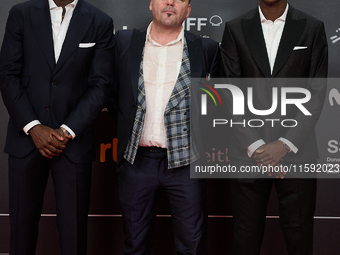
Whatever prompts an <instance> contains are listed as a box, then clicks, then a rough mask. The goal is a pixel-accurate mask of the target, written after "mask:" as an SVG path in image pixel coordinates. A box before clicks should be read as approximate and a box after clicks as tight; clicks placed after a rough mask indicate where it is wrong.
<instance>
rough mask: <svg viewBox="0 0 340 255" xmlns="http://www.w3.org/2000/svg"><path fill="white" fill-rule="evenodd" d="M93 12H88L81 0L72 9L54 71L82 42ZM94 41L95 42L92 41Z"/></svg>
mask: <svg viewBox="0 0 340 255" xmlns="http://www.w3.org/2000/svg"><path fill="white" fill-rule="evenodd" d="M92 19H93V14H91V13H89V11H88V9H87V8H86V6H85V5H84V4H83V2H82V1H79V2H78V4H77V6H76V8H75V9H74V12H73V15H72V19H71V22H70V25H69V27H68V30H67V34H66V38H65V41H64V44H63V47H62V50H61V53H60V57H59V59H58V62H57V65H56V68H55V70H54V73H56V72H58V71H59V70H60V68H61V67H62V66H63V65H64V64H65V62H67V60H68V59H69V58H70V56H71V55H72V54H73V52H74V51H75V50H76V49H77V48H78V47H79V43H80V42H82V39H83V38H84V36H85V34H86V32H87V30H88V28H89V26H90V24H91V22H92ZM94 43H95V42H94Z"/></svg>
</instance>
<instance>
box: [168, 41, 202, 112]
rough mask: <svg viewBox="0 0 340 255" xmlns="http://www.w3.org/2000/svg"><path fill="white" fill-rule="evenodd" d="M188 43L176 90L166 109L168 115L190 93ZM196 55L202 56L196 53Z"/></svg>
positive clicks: (190, 75)
mask: <svg viewBox="0 0 340 255" xmlns="http://www.w3.org/2000/svg"><path fill="white" fill-rule="evenodd" d="M186 41H187V40H186ZM186 41H185V42H184V47H183V54H182V64H181V69H180V72H179V74H178V78H177V80H176V84H175V86H174V89H173V90H172V93H171V95H170V98H169V102H168V104H167V106H166V108H165V112H164V114H168V113H169V112H170V111H171V110H172V109H173V108H175V107H176V106H177V105H178V104H179V103H180V102H181V101H182V100H183V98H184V97H185V95H186V94H189V93H190V84H191V77H192V71H191V70H192V68H191V62H190V57H189V49H188V43H187V42H186ZM196 49H198V48H196ZM200 52H201V51H200ZM194 55H200V54H197V53H196V54H194ZM194 58H195V57H194ZM196 72H197V68H196Z"/></svg>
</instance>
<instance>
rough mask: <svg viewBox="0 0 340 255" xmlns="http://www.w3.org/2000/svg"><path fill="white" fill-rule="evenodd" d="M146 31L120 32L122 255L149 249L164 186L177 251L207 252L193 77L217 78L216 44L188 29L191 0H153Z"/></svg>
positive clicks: (116, 108) (115, 109)
mask: <svg viewBox="0 0 340 255" xmlns="http://www.w3.org/2000/svg"><path fill="white" fill-rule="evenodd" d="M149 9H150V10H151V12H152V15H153V22H152V23H151V24H150V25H149V27H148V28H147V29H140V30H139V29H138V30H137V29H135V30H129V31H118V32H117V34H116V37H115V53H116V59H115V61H116V78H117V80H116V82H115V84H114V89H113V94H114V97H113V98H112V104H111V109H110V111H111V112H112V114H113V115H114V118H115V119H117V120H118V162H117V164H118V165H117V171H118V173H119V198H120V201H121V205H122V211H123V222H124V230H125V235H126V241H125V245H126V246H125V254H135V255H136V254H150V252H151V245H152V235H153V231H152V230H153V227H152V226H153V222H154V218H155V207H156V203H157V199H158V195H159V191H160V190H163V191H164V193H165V194H166V196H167V198H168V199H169V203H170V210H171V216H172V222H173V227H174V232H175V245H176V250H177V254H206V253H207V250H206V244H205V238H206V232H205V231H206V225H205V223H206V208H205V203H206V194H205V181H204V180H198V179H190V167H189V164H190V162H193V161H195V160H197V158H198V157H199V156H198V153H197V150H196V149H197V148H195V146H194V145H193V144H191V139H190V136H191V132H190V87H191V78H193V77H206V76H212V77H213V76H215V75H216V72H217V70H218V62H219V46H218V43H217V42H215V41H213V40H211V39H205V38H201V37H199V36H197V35H193V34H191V33H189V32H185V31H184V28H183V26H182V23H183V21H184V20H185V19H186V18H187V17H188V16H189V13H190V10H191V5H190V0H166V1H164V0H151V2H150V6H149Z"/></svg>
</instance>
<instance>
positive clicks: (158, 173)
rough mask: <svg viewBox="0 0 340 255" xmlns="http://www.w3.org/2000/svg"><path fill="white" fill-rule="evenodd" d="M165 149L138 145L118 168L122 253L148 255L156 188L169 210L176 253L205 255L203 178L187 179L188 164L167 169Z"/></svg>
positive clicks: (154, 212)
mask: <svg viewBox="0 0 340 255" xmlns="http://www.w3.org/2000/svg"><path fill="white" fill-rule="evenodd" d="M167 164H168V160H167V154H166V150H165V149H161V148H155V147H150V148H149V147H147V148H144V147H140V148H139V149H138V152H137V156H136V159H135V162H134V164H133V165H131V164H130V163H128V162H127V161H125V160H123V162H122V163H121V165H120V166H119V167H118V173H119V199H120V202H121V205H122V212H123V222H124V231H125V235H126V241H125V250H124V254H129V255H132V254H133V255H137V254H138V255H142V254H143V255H146V254H150V252H151V246H152V236H153V225H154V220H155V216H156V204H157V200H158V194H159V191H160V190H161V189H162V190H163V191H164V193H165V194H166V196H167V198H168V200H169V204H170V210H171V217H172V223H173V229H174V234H175V245H176V250H177V254H183V255H184V254H185V255H189V254H190V255H194V254H207V249H206V223H207V214H206V181H205V180H200V179H190V167H189V166H184V167H179V168H175V169H168V166H167Z"/></svg>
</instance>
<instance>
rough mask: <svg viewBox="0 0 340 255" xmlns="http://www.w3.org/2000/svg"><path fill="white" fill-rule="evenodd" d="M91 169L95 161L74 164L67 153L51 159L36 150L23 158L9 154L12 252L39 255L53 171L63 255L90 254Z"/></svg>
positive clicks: (23, 254)
mask: <svg viewBox="0 0 340 255" xmlns="http://www.w3.org/2000/svg"><path fill="white" fill-rule="evenodd" d="M91 169H92V163H85V164H74V163H72V162H70V161H69V160H68V159H67V157H66V156H64V154H61V155H60V156H58V157H55V158H53V159H47V158H44V157H42V156H41V155H40V153H39V152H38V151H37V150H34V151H33V152H32V153H31V154H29V155H28V156H27V157H25V158H22V159H21V158H20V159H19V158H15V157H12V156H9V203H10V206H9V210H10V226H11V235H10V255H34V254H35V250H36V243H37V238H38V226H39V219H40V215H41V211H42V206H43V198H44V192H45V188H46V183H47V180H48V176H49V172H50V171H51V173H52V178H53V182H54V186H55V196H56V208H57V225H58V230H59V241H60V246H61V254H62V255H76V254H77V255H83V254H86V249H87V215H88V210H89V201H90V187H91V173H92V170H91Z"/></svg>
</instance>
